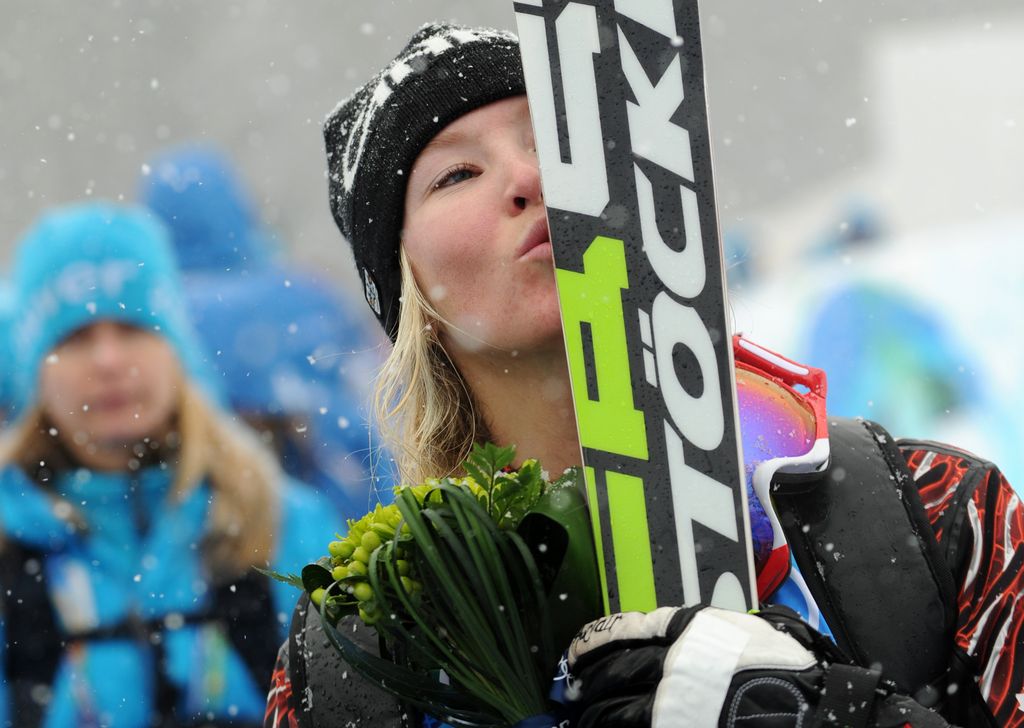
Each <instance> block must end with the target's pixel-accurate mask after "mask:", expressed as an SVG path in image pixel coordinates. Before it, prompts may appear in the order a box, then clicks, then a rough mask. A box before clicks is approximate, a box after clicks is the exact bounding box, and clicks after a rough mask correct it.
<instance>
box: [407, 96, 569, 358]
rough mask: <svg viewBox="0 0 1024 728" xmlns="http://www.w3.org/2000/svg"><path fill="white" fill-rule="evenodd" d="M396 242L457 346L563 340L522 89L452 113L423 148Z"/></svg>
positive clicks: (544, 344)
mask: <svg viewBox="0 0 1024 728" xmlns="http://www.w3.org/2000/svg"><path fill="white" fill-rule="evenodd" d="M402 245H403V248H404V250H405V253H406V256H407V257H408V259H409V262H410V263H411V264H412V269H413V272H414V273H415V276H416V281H417V282H418V283H419V286H420V288H421V290H422V291H423V293H424V295H426V297H427V299H428V300H429V301H430V302H431V303H432V304H433V306H434V307H435V308H436V309H437V311H438V313H440V314H441V316H442V317H443V318H444V319H445V320H446V321H448V322H450V323H451V324H452V325H453V327H454V329H456V330H452V329H449V328H448V327H446V331H445V334H446V336H447V338H448V339H449V342H450V343H453V344H454V345H455V346H456V347H459V348H462V349H466V350H480V349H483V348H484V347H485V346H486V345H489V346H490V347H497V348H499V349H501V350H504V351H516V352H524V353H526V352H530V351H533V350H538V349H542V348H548V347H561V346H562V333H561V322H560V318H559V311H558V299H557V295H556V291H555V278H554V269H553V265H552V258H551V243H550V242H549V235H548V227H547V218H546V216H545V210H544V201H543V199H542V197H541V187H540V172H539V169H538V166H537V156H536V153H535V151H534V142H533V129H532V127H531V125H530V113H529V107H528V106H527V104H526V97H525V96H518V97H513V98H509V99H505V100H502V101H497V102H494V103H492V104H489V105H487V106H483V107H481V108H479V109H477V110H475V111H472V112H470V113H468V114H466V115H465V116H462V117H460V118H458V119H457V120H455V121H454V122H452V123H451V124H449V125H448V126H447V127H445V128H444V129H443V130H441V131H440V132H439V133H438V134H437V136H435V137H434V139H433V140H431V142H430V143H429V144H427V146H426V147H424V149H423V151H422V152H421V153H420V155H419V157H418V158H417V159H416V163H415V164H414V165H413V168H412V172H411V173H410V176H409V184H408V187H407V189H406V196H405V229H404V231H403V234H402ZM458 330H461V333H460V331H458Z"/></svg>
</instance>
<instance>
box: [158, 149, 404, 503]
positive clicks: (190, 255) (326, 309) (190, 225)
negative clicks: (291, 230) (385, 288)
mask: <svg viewBox="0 0 1024 728" xmlns="http://www.w3.org/2000/svg"><path fill="white" fill-rule="evenodd" d="M140 197H141V201H142V202H143V203H145V204H146V205H147V206H149V207H150V209H152V210H153V211H154V212H155V213H156V214H157V216H158V217H160V218H161V219H162V220H163V221H164V222H165V223H166V224H167V226H168V227H169V228H170V230H171V233H172V238H173V242H174V246H175V248H176V249H177V251H178V256H179V258H180V261H181V266H182V269H183V271H184V273H185V276H186V277H185V283H186V292H187V296H188V299H189V307H190V310H191V311H192V315H193V320H194V324H195V326H196V328H197V329H198V331H199V334H200V336H201V337H202V339H203V341H204V343H205V345H206V347H207V349H208V350H209V351H210V355H211V357H212V361H213V364H214V366H215V368H216V370H217V372H218V374H219V375H220V381H221V383H222V386H223V387H224V389H225V390H226V392H227V396H228V399H229V402H230V405H231V407H232V408H233V409H235V410H236V411H237V412H239V413H240V414H241V415H242V416H243V417H244V418H245V419H246V420H247V421H248V422H249V423H250V424H251V425H253V426H254V427H256V428H257V429H258V430H259V431H260V432H261V433H262V434H263V436H264V438H265V440H267V441H268V443H269V444H271V445H272V446H273V447H274V449H275V450H276V451H277V453H278V455H279V456H280V458H281V461H282V463H283V466H284V468H285V470H286V471H287V472H288V473H289V474H291V475H293V476H295V477H297V478H299V479H300V480H302V481H304V482H307V483H312V484H313V485H315V486H316V487H318V488H321V489H324V490H325V492H327V493H328V494H330V496H331V497H332V498H333V499H335V500H336V502H337V504H338V506H339V507H340V508H341V509H342V511H343V512H345V513H347V514H352V515H358V514H360V513H362V512H363V511H365V510H366V508H367V504H368V502H369V500H370V497H369V496H370V493H371V491H372V490H374V489H375V488H374V484H373V481H372V480H371V478H372V476H380V475H381V473H387V472H389V471H388V468H387V465H386V462H385V458H380V457H379V454H378V453H377V450H376V447H375V446H376V442H375V440H372V439H371V436H370V431H369V429H368V427H367V425H366V420H367V417H366V416H365V413H364V406H365V405H364V402H363V399H364V397H363V393H364V392H365V391H366V390H367V386H366V385H367V382H368V378H369V376H370V374H369V373H370V372H371V371H373V370H374V369H375V367H376V365H377V362H378V353H377V352H378V349H379V345H380V339H379V338H378V337H377V335H376V332H375V331H373V330H372V329H371V328H369V327H368V326H366V325H364V323H363V321H362V320H361V319H360V318H359V317H358V316H357V315H354V314H353V310H355V309H354V308H353V307H351V306H347V305H345V304H344V303H343V302H342V301H341V300H340V299H339V298H338V297H337V295H336V294H335V293H334V290H333V289H334V288H336V286H334V285H328V284H327V283H326V282H324V281H321V280H319V279H317V278H316V277H315V276H314V275H312V274H310V273H309V272H306V271H303V270H301V269H299V268H297V267H295V266H292V265H288V264H285V263H282V262H281V261H280V259H279V256H278V254H277V253H278V250H277V245H276V241H275V240H274V239H273V236H272V235H271V234H270V233H269V232H268V231H267V229H266V227H265V226H264V225H262V224H261V222H260V220H259V217H258V215H257V213H256V210H255V208H254V206H253V205H252V204H251V202H250V199H249V197H248V195H246V193H245V191H244V189H243V187H242V185H241V183H240V181H239V180H238V178H237V176H236V174H235V173H234V171H233V169H232V166H231V164H230V162H229V161H228V160H227V159H226V158H225V157H224V156H223V155H221V154H220V153H218V152H217V151H216V150H214V149H212V148H210V147H206V146H185V147H180V148H176V149H171V150H169V151H166V152H165V153H163V154H162V155H161V156H159V157H157V158H156V159H155V160H154V161H153V162H152V163H151V164H150V165H149V170H148V174H146V175H145V176H144V177H143V178H142V180H141V189H140ZM358 310H359V311H361V308H360V309H358ZM377 460H380V461H381V462H380V463H378V462H376V461H377ZM378 464H379V465H380V467H379V468H378ZM381 480H382V482H381V483H380V485H382V486H385V489H386V486H389V485H390V484H391V483H390V477H388V476H386V475H385V476H384V477H382V478H381Z"/></svg>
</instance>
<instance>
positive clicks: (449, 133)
mask: <svg viewBox="0 0 1024 728" xmlns="http://www.w3.org/2000/svg"><path fill="white" fill-rule="evenodd" d="M465 140H466V134H465V133H463V132H460V131H457V130H452V129H443V130H441V131H440V132H438V133H437V136H435V137H434V138H433V139H431V140H430V141H429V142H427V143H426V144H425V145H424V146H423V149H421V150H420V154H423V153H425V152H428V151H431V150H434V149H444V148H445V147H453V146H455V145H456V144H459V143H461V142H463V141H465Z"/></svg>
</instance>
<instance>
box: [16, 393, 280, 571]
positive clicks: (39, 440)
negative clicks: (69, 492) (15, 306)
mask: <svg viewBox="0 0 1024 728" xmlns="http://www.w3.org/2000/svg"><path fill="white" fill-rule="evenodd" d="M180 389H181V395H180V399H179V403H178V411H177V429H176V433H177V437H176V439H177V441H178V443H179V445H178V447H177V449H176V450H175V449H174V448H171V447H168V452H173V455H172V458H173V461H172V462H168V463H167V464H168V466H172V467H173V469H174V483H173V486H172V488H171V492H170V494H169V495H168V497H169V498H171V499H176V500H179V501H180V500H182V499H184V498H185V497H186V496H187V495H188V494H189V493H191V492H192V491H193V490H194V489H195V488H196V487H198V486H199V484H200V483H202V482H203V481H204V480H208V481H209V483H210V487H211V489H212V491H213V501H212V503H211V506H210V512H209V515H208V518H207V525H206V533H205V534H204V543H203V549H204V556H205V558H206V564H207V566H208V568H209V569H210V572H211V573H213V574H217V575H218V577H220V576H222V575H223V576H225V577H230V576H236V575H239V574H241V573H242V572H244V571H246V570H247V569H248V568H249V567H251V566H265V565H266V564H267V561H268V560H269V559H270V556H271V553H272V551H273V548H274V534H275V532H276V530H277V526H278V519H277V514H278V511H279V510H280V509H279V508H278V504H277V494H278V489H279V487H280V483H281V480H282V477H283V476H282V474H281V470H280V468H279V467H278V465H277V463H276V462H275V461H274V459H273V457H272V456H271V455H270V453H269V452H267V450H266V448H264V447H263V445H262V443H260V441H259V440H258V438H257V436H256V434H255V433H254V432H252V431H251V430H249V429H248V428H247V427H245V426H244V425H241V424H239V423H238V422H236V421H233V420H232V419H230V418H229V416H228V415H227V414H226V413H224V412H222V411H220V410H219V409H217V408H215V407H213V406H212V405H211V404H210V403H209V402H207V401H206V399H205V398H204V397H203V395H202V394H201V393H200V392H199V390H198V389H197V388H196V387H195V385H193V384H191V383H190V382H187V381H185V382H183V384H182V385H181V388H180ZM62 460H67V455H66V454H64V453H62V452H61V446H60V443H59V442H58V440H57V438H56V437H55V436H53V435H51V434H50V432H49V425H48V424H47V423H46V419H45V417H44V415H43V412H42V411H41V410H40V409H39V408H38V407H36V408H33V409H32V410H30V411H28V412H27V413H26V414H25V416H23V417H22V418H21V419H20V420H19V421H18V422H16V423H14V425H12V427H11V428H10V429H9V430H8V431H7V432H6V433H5V435H4V436H3V438H2V439H0V467H4V466H8V465H17V466H19V467H21V468H22V469H23V470H24V471H25V472H26V473H28V474H29V475H30V476H31V475H32V474H34V473H35V472H36V471H37V468H38V466H39V464H40V462H45V463H54V464H56V463H60V462H61V461H62ZM71 465H72V466H73V465H74V463H71ZM41 485H42V486H43V487H46V486H47V484H41ZM50 495H51V497H52V498H53V499H54V501H55V502H57V501H59V500H60V498H59V496H58V495H57V494H56V493H54V492H52V491H50ZM67 506H69V507H65V508H61V509H59V510H58V511H57V512H58V513H59V512H65V513H70V514H71V515H70V516H68V520H69V522H72V523H74V524H75V525H76V526H78V527H80V528H88V527H89V524H88V523H86V522H85V521H84V519H83V518H82V516H81V514H80V513H79V512H78V511H76V510H75V509H74V505H73V504H71V503H68V504H67ZM218 580H219V579H218Z"/></svg>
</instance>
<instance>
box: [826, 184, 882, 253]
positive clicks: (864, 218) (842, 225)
mask: <svg viewBox="0 0 1024 728" xmlns="http://www.w3.org/2000/svg"><path fill="white" fill-rule="evenodd" d="M884 234H885V222H884V220H883V218H882V214H881V212H880V211H879V209H878V207H877V206H876V205H873V204H871V203H869V202H866V201H864V200H860V199H850V200H847V201H846V202H845V204H843V206H842V208H841V212H840V219H839V222H838V223H835V224H833V225H830V226H829V227H828V228H827V229H826V230H824V231H823V232H821V233H820V234H819V235H818V236H817V238H816V239H815V240H814V242H813V243H812V244H811V246H810V258H811V259H812V260H813V259H815V258H819V259H820V258H830V257H832V256H835V255H841V254H842V253H844V252H847V251H849V250H851V249H853V248H858V247H866V246H868V245H872V244H874V243H877V242H878V241H879V240H881V239H882V236H883V235H884Z"/></svg>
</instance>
